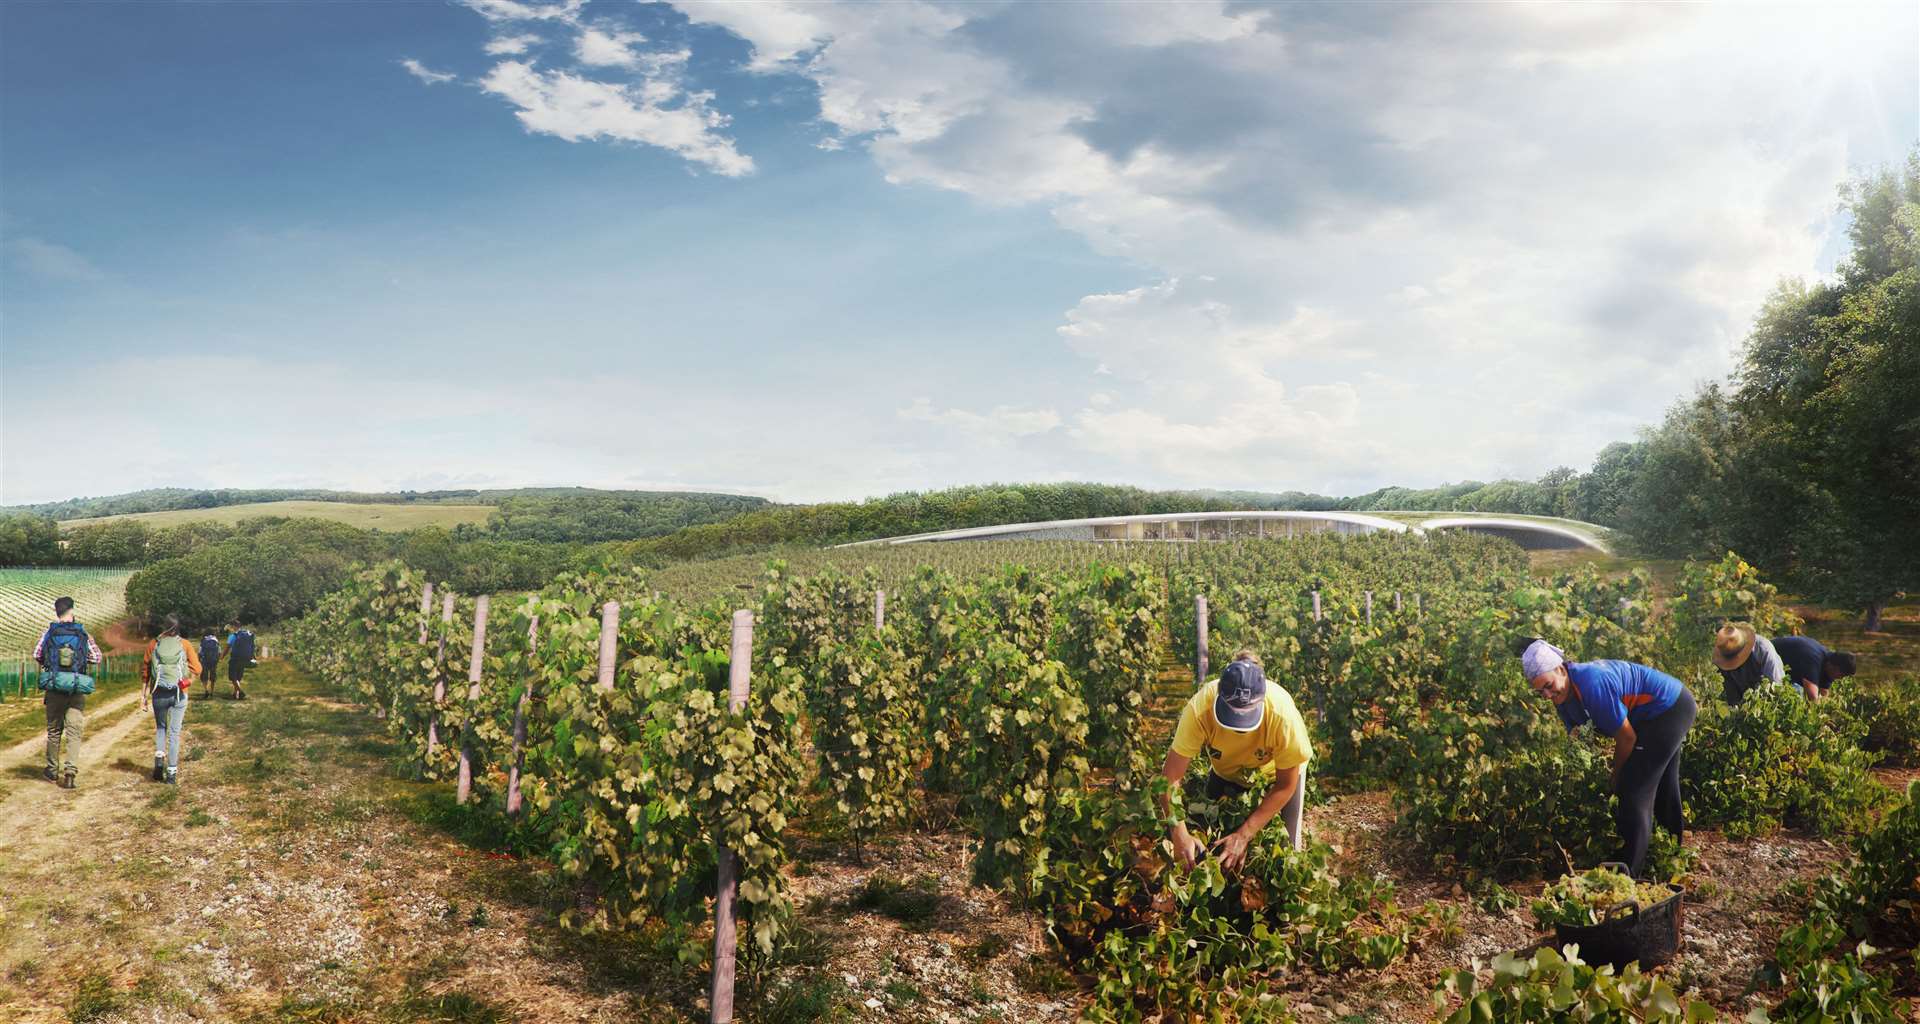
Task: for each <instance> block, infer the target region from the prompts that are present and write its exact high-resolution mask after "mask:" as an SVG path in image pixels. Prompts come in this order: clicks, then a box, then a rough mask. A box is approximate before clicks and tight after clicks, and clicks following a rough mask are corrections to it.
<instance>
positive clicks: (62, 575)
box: [0, 569, 133, 657]
mask: <svg viewBox="0 0 1920 1024" xmlns="http://www.w3.org/2000/svg"><path fill="white" fill-rule="evenodd" d="M132 575H133V571H132V570H130V569H0V657H10V656H18V655H27V654H32V653H33V643H34V641H36V640H38V639H40V631H41V630H43V629H45V628H47V623H49V622H51V621H53V600H54V598H56V597H71V598H73V600H74V603H75V608H74V612H75V614H76V616H77V617H78V618H79V619H80V621H81V622H84V623H87V624H89V631H92V630H96V629H97V630H102V631H104V630H105V629H106V627H107V625H108V624H110V623H112V622H114V621H116V620H118V619H119V618H120V616H121V615H122V614H124V613H125V612H126V610H127V577H129V576H132Z"/></svg>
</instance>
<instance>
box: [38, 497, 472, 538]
mask: <svg viewBox="0 0 1920 1024" xmlns="http://www.w3.org/2000/svg"><path fill="white" fill-rule="evenodd" d="M492 512H493V506H491V505H427V504H420V505H386V504H373V503H368V504H354V503H351V502H344V501H270V502H261V503H258V504H253V505H227V506H225V507H223V508H182V509H174V510H171V511H168V512H129V513H127V514H126V515H119V516H100V517H97V518H94V519H68V520H66V521H65V522H62V523H61V524H60V528H61V529H62V530H74V529H78V528H80V527H82V526H95V525H98V524H100V523H106V522H112V521H114V520H119V519H138V520H140V521H142V522H144V523H146V524H147V525H148V526H179V525H180V524H181V523H228V524H232V523H237V522H239V521H240V520H242V519H252V518H255V517H257V516H287V517H290V518H292V517H299V518H309V519H331V520H334V521H336V522H342V523H346V524H347V525H348V526H357V527H360V528H361V529H367V530H394V531H399V530H414V529H418V528H420V527H422V526H441V527H446V528H448V529H452V528H453V527H455V526H458V525H460V524H461V523H473V524H475V525H480V524H483V523H485V522H486V521H487V516H488V515H490V514H492Z"/></svg>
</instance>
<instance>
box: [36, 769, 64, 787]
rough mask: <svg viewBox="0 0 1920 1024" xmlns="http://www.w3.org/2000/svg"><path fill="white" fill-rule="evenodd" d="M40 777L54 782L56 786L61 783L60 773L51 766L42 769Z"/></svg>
mask: <svg viewBox="0 0 1920 1024" xmlns="http://www.w3.org/2000/svg"><path fill="white" fill-rule="evenodd" d="M40 777H41V778H43V779H45V780H47V781H48V782H51V783H53V784H54V785H56V786H58V785H59V784H60V773H59V772H56V771H54V770H53V769H51V768H42V769H40Z"/></svg>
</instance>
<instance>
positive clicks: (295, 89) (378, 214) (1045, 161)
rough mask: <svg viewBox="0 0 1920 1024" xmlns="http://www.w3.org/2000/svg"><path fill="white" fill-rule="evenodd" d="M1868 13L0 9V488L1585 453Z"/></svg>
mask: <svg viewBox="0 0 1920 1024" xmlns="http://www.w3.org/2000/svg"><path fill="white" fill-rule="evenodd" d="M1917 18H1920V16H1917V15H1916V14H1915V12H1914V9H1913V8H1912V6H1911V5H1903V6H1893V7H1883V8H1872V7H1857V8H1845V9H1840V10H1839V12H1838V13H1834V12H1832V11H1825V12H1824V13H1823V9H1821V8H1814V7H1806V8H1767V9H1763V10H1729V9H1726V8H1716V9H1712V10H1707V9H1703V8H1651V7H1618V8H1607V7H1595V6H1582V7H1571V6H1570V7H1560V8H1542V7H1533V8H1522V7H1507V6H1494V5H1483V6H1474V7H1457V6H1456V7H1444V8H1443V7H1415V6H1393V7H1366V8H1360V9H1357V10H1356V9H1354V8H1342V7H1312V6H1305V5H1289V6H1285V7H1267V6H1259V5H1238V4H1223V5H1215V4H1209V3H1198V2H1196V3H1185V4H1164V5H1157V4H1128V5H1100V4H1073V5H1064V4H1060V5H1015V4H994V3H975V4H967V5H944V4H931V3H898V4H890V5H884V6H875V5H838V4H827V3H819V4H804V5H802V4H794V5H788V4H778V3H763V4H753V5H739V4H717V3H702V2H692V0H689V2H684V3H678V4H673V5H667V4H640V3H633V2H627V0H620V2H615V0H591V2H588V3H577V2H576V3H568V2H556V3H525V2H515V0H471V2H468V3H396V4H300V3H283V4H186V3H181V4H164V3H157V4H87V5H75V4H58V5H56V4H34V3H12V4H8V5H5V6H4V7H0V501H5V502H20V501H37V500H48V499H56V498H62V497H69V496H73V495H76V494H95V493H107V492H116V491H122V490H130V489H134V488H138V487H145V486H162V485H177V486H335V487H349V488H367V489H374V488H378V489H389V488H403V487H423V488H424V487H442V486H510V485H518V484H571V483H578V484H588V485H599V486H621V487H699V488H718V489H734V490H743V491H750V492H753V493H760V494H766V495H770V496H773V497H777V498H783V499H789V500H813V499H822V498H846V497H858V496H864V495H870V494H878V493H885V492H888V491H892V490H898V489H905V488H926V487H939V486H946V485H951V484H958V483H969V482H981V481H990V480H1034V479H1099V480H1110V481H1117V482H1130V483H1137V484H1142V485H1149V486H1219V487H1252V488H1262V489H1275V490H1278V489H1285V488H1295V487H1297V488H1304V489H1317V490H1324V491H1357V490H1363V489H1367V488H1370V487H1374V486H1379V485H1382V484H1386V483H1403V484H1410V485H1421V484H1431V483H1436V482H1439V481H1442V480H1448V479H1460V478H1465V477H1477V478H1492V477H1497V476H1502V475H1521V476H1532V475H1537V474H1538V473H1540V472H1543V471H1544V470H1546V469H1548V468H1551V467H1552V466H1553V465H1556V464H1562V463H1565V464H1572V465H1575V466H1582V467H1584V465H1585V464H1586V462H1587V461H1588V460H1589V459H1590V458H1591V456H1592V454H1593V452H1594V451H1595V450H1597V449H1598V448H1599V447H1600V446H1601V445H1603V444H1605V443H1606V442H1607V441H1610V440H1614V439H1620V438H1625V437H1629V436H1631V434H1632V432H1633V431H1634V430H1635V429H1636V428H1638V427H1639V426H1641V425H1644V424H1646V423H1649V422H1652V421H1654V420H1656V419H1657V418H1658V416H1659V414H1660V413H1661V411H1662V410H1663V409H1664V408H1665V407H1666V406H1667V405H1668V404H1669V403H1670V402H1671V401H1672V400H1673V399H1674V398H1675V397H1677V396H1678V395H1680V394H1682V393H1684V392H1685V391H1686V390H1687V389H1689V388H1691V387H1692V386H1694V384H1695V383H1696V382H1698V381H1700V380H1704V379H1708V378H1711V377H1715V376H1718V375H1720V374H1723V373H1725V372H1726V371H1727V370H1728V369H1729V368H1730V367H1731V366H1732V364H1733V360H1734V358H1735V355H1736V353H1737V348H1738V344H1739V341H1740V338H1741V337H1742V336H1743V335H1744V334H1745V331H1746V328H1747V325H1748V324H1749V323H1750V322H1751V317H1752V315H1753V312H1754V310H1755V309H1756V308H1757V306H1758V304H1759V302H1760V301H1762V300H1763V299H1764V297H1765V295H1766V293H1767V292H1768V290H1770V289H1771V287H1772V286H1773V284H1774V283H1775V282H1776V281H1777V280H1779V279H1780V278H1782V277H1786V276H1807V275H1813V274H1818V273H1821V272H1824V271H1826V270H1828V269H1830V268H1831V265H1832V261H1833V259H1834V256H1835V254H1836V253H1837V252H1838V251H1840V249H1839V247H1838V245H1837V244H1836V242H1835V236H1834V232H1835V229H1836V226H1837V225H1836V222H1835V220H1834V218H1833V216H1832V210H1833V205H1834V194H1835V192H1834V190H1835V187H1836V186H1837V185H1838V183H1839V182H1840V181H1841V180H1843V179H1844V178H1845V177H1846V176H1847V174H1848V173H1849V172H1850V169H1858V168H1863V167H1870V166H1873V165H1876V164H1884V163H1887V162H1889V161H1893V160H1897V159H1900V158H1902V157H1903V156H1904V154H1905V153H1906V152H1907V151H1908V150H1909V149H1910V147H1912V146H1913V145H1914V144H1915V141H1916V139H1917V138H1920V127H1916V122H1917V120H1920V113H1917V112H1916V94H1917V93H1920V68H1916V63H1917V62H1920V57H1916V54H1920V21H1917ZM76 449H77V450H78V451H80V452H82V453H84V465H85V467H86V469H85V471H84V472H83V473H80V474H78V475H77V476H76V473H75V462H74V459H73V452H74V451H75V450H76Z"/></svg>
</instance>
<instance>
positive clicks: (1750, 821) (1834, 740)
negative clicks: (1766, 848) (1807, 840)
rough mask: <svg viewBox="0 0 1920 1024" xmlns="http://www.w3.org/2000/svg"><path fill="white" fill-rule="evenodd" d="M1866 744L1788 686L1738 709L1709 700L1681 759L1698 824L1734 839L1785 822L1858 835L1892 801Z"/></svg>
mask: <svg viewBox="0 0 1920 1024" xmlns="http://www.w3.org/2000/svg"><path fill="white" fill-rule="evenodd" d="M1860 736H1861V733H1860V729H1859V726H1858V724H1857V723H1856V722H1855V721H1853V720H1852V719H1851V718H1849V717H1847V716H1846V715H1844V714H1840V713H1838V712H1833V713H1830V712H1828V711H1826V710H1824V709H1823V708H1822V707H1820V706H1819V705H1815V704H1813V703H1812V702H1810V701H1808V700H1807V699H1806V698H1805V697H1804V696H1802V695H1801V694H1800V693H1799V692H1798V691H1796V690H1792V689H1788V688H1786V687H1762V688H1761V689H1759V690H1756V691H1754V692H1753V693H1751V694H1749V695H1748V696H1747V699H1746V700H1745V701H1742V702H1741V703H1740V704H1739V705H1738V706H1729V705H1726V704H1723V703H1721V702H1719V701H1715V700H1710V701H1706V702H1704V703H1703V704H1702V706H1701V709H1700V718H1699V720H1698V721H1697V722H1695V723H1694V726H1693V731H1692V732H1691V733H1689V734H1688V736H1687V743H1686V747H1685V750H1684V752H1683V753H1682V755H1681V760H1680V765H1681V780H1680V782H1681V791H1682V793H1683V795H1684V796H1685V798H1686V801H1687V806H1688V809H1689V811H1690V813H1691V814H1692V816H1693V821H1694V822H1695V823H1697V824H1702V825H1720V826H1723V827H1724V828H1725V829H1726V831H1727V833H1728V834H1729V835H1734V836H1743V835H1754V834H1758V833H1761V832H1765V831H1767V830H1769V829H1771V828H1774V827H1776V826H1778V825H1781V824H1788V825H1794V826H1797V827H1800V828H1805V829H1807V830H1809V831H1812V832H1814V833H1816V834H1819V835H1833V834H1836V833H1840V832H1846V831H1851V830H1853V829H1856V828H1859V827H1860V826H1861V825H1863V824H1864V823H1865V821H1866V818H1867V814H1868V812H1869V811H1871V810H1872V809H1873V808H1874V806H1875V805H1877V804H1878V803H1880V802H1881V801H1882V800H1884V799H1885V790H1884V789H1883V787H1881V786H1880V785H1879V783H1877V782H1875V781H1874V779H1873V776H1872V775H1871V774H1870V773H1869V772H1868V770H1867V769H1868V768H1869V767H1870V766H1871V765H1872V763H1873V760H1874V759H1873V757H1872V756H1871V755H1869V754H1867V753H1866V752H1865V751H1862V750H1861V749H1860V748H1859V742H1860Z"/></svg>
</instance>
